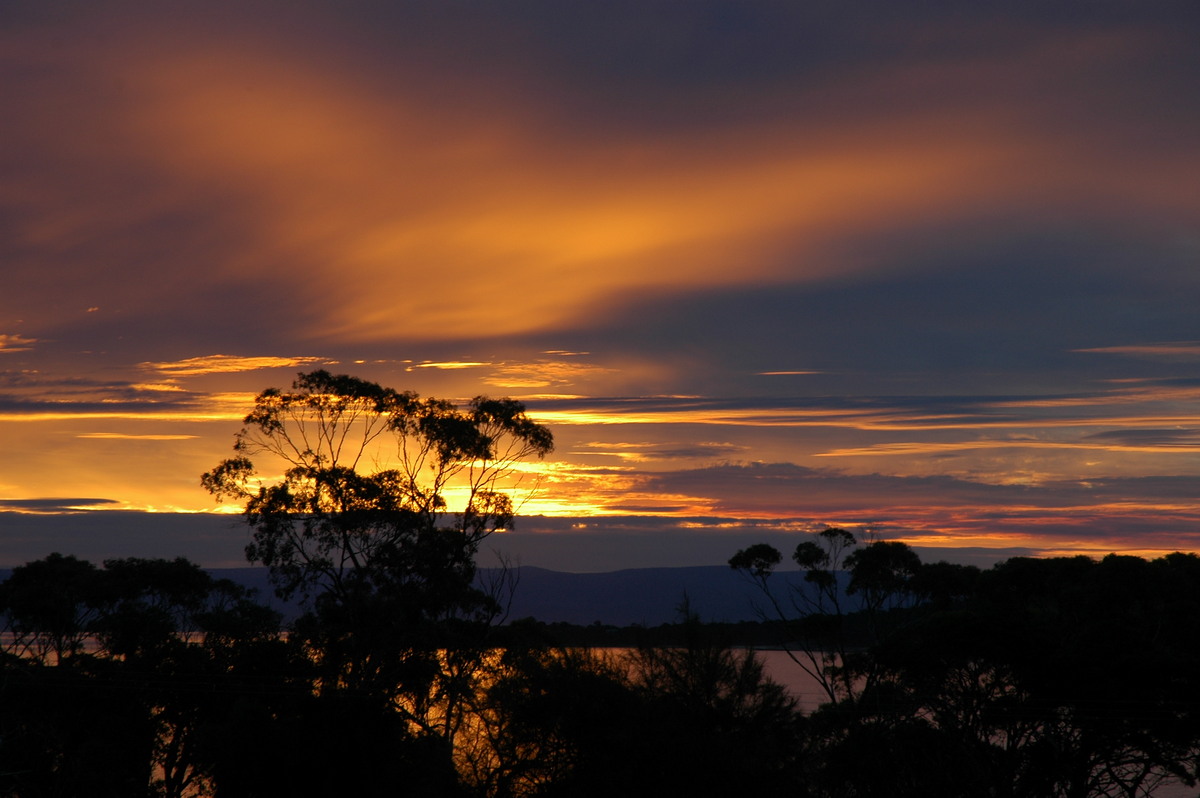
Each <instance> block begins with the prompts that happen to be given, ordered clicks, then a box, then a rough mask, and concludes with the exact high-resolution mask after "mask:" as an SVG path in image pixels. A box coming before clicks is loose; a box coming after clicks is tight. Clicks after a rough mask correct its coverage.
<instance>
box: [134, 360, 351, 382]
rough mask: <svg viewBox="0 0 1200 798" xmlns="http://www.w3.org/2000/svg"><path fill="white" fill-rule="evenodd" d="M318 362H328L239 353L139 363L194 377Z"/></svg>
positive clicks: (172, 373)
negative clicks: (241, 354) (242, 355)
mask: <svg viewBox="0 0 1200 798" xmlns="http://www.w3.org/2000/svg"><path fill="white" fill-rule="evenodd" d="M318 363H326V364H327V363H329V361H328V360H326V359H325V358H320V357H269V356H268V357H241V356H239V355H206V356H204V357H189V358H186V359H185V360H176V361H167V362H161V363H150V362H147V363H139V364H138V365H139V366H140V367H141V368H143V369H147V370H151V371H157V372H159V373H161V374H166V375H169V376H173V377H195V376H200V375H204V374H232V373H235V372H241V371H259V370H260V369H275V368H295V367H297V366H311V365H314V364H318Z"/></svg>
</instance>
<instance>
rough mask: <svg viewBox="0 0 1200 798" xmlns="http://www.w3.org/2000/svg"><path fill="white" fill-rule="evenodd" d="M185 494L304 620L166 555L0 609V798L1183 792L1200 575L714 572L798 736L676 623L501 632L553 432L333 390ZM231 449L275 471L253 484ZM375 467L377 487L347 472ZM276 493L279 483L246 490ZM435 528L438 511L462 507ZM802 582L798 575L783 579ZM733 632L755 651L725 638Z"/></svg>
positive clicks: (252, 428) (277, 412)
mask: <svg viewBox="0 0 1200 798" xmlns="http://www.w3.org/2000/svg"><path fill="white" fill-rule="evenodd" d="M245 423H246V427H245V428H244V429H243V430H242V431H241V432H239V433H238V434H237V435H236V436H235V450H236V451H235V457H233V458H231V459H229V460H226V461H224V462H222V463H220V464H218V466H217V467H216V468H214V469H213V470H212V471H210V472H209V473H207V474H205V475H204V476H203V478H202V482H203V484H204V486H205V487H206V488H208V489H209V490H210V491H211V492H213V494H214V495H216V496H218V497H220V498H224V499H232V500H235V501H238V502H240V503H242V505H243V508H244V510H245V514H246V520H247V522H248V524H249V526H250V529H251V543H250V545H249V547H248V549H247V555H248V557H249V559H250V560H251V561H253V562H260V563H263V564H265V565H266V566H268V567H269V568H270V570H271V575H272V580H273V582H274V585H275V588H276V592H277V593H278V594H279V595H280V596H283V597H292V598H298V599H299V600H300V601H301V602H302V604H303V606H304V607H305V612H304V614H303V615H302V616H301V617H300V618H299V619H298V620H296V621H295V622H294V623H292V624H291V625H290V626H289V627H288V628H287V629H283V628H281V625H280V618H279V616H278V615H277V614H276V613H274V612H272V611H270V610H268V609H266V608H264V607H263V606H260V605H259V604H258V603H256V601H255V597H254V596H253V595H250V594H248V593H247V592H246V591H245V590H244V589H243V588H241V587H239V586H237V585H234V584H232V583H230V582H227V581H222V580H215V579H213V578H212V577H211V576H210V575H208V574H207V573H206V572H204V571H203V570H202V569H200V568H199V567H198V566H196V565H195V564H193V563H190V562H188V561H186V560H182V559H180V560H174V561H165V560H140V559H125V560H112V561H108V562H105V563H104V564H103V567H98V566H96V565H94V564H92V563H88V562H84V561H81V560H77V559H75V558H73V557H70V556H63V555H58V554H55V555H51V556H50V557H47V558H45V559H43V560H38V561H35V562H31V563H27V564H26V565H24V566H22V567H19V568H17V569H15V570H14V572H13V574H12V576H11V577H10V578H9V579H8V580H7V581H5V582H4V583H3V584H2V585H0V617H2V619H3V623H4V636H3V637H2V638H0V641H2V642H3V646H2V650H0V796H21V798H32V797H33V796H76V795H93V796H123V797H126V796H193V795H195V796H202V795H205V796H218V797H219V798H229V797H230V796H235V797H240V796H307V795H321V796H325V795H331V794H334V795H366V796H377V795H378V796H383V795H412V796H426V795H428V796H478V797H479V798H508V797H509V796H513V797H515V796H541V797H544V798H553V797H554V796H583V797H584V798H587V797H588V796H612V795H625V796H638V795H647V796H648V795H654V796H661V795H679V794H686V795H699V796H708V795H714V796H723V795H741V794H745V793H747V792H753V793H755V794H758V795H765V796H776V795H779V796H783V795H787V796H810V797H811V798H842V797H843V796H845V797H846V798H851V797H852V796H914V797H915V796H922V798H927V797H929V796H954V797H955V798H961V796H976V795H978V796H997V798H999V797H1001V796H1003V797H1004V798H1008V797H1010V796H1011V797H1012V798H1018V797H1020V798H1025V797H1026V796H1027V797H1028V798H1042V797H1050V798H1053V797H1054V796H1061V797H1062V798H1093V797H1095V796H1140V795H1149V794H1151V792H1152V790H1153V789H1154V788H1155V787H1156V786H1158V785H1159V784H1160V783H1162V782H1163V781H1164V780H1166V779H1174V780H1176V781H1180V782H1183V783H1186V784H1195V780H1196V777H1197V775H1198V769H1200V694H1198V693H1200V628H1198V627H1200V558H1198V557H1196V556H1195V555H1185V554H1173V555H1170V556H1168V557H1165V558H1161V559H1158V560H1154V561H1146V560H1143V559H1139V558H1134V557H1117V556H1110V557H1107V558H1105V559H1103V560H1101V561H1099V562H1096V561H1092V560H1089V559H1087V558H1071V559H1048V560H1028V559H1014V560H1010V561H1008V562H1006V563H1002V564H1000V565H997V566H995V567H994V568H992V569H990V570H987V571H980V570H979V569H975V568H970V567H965V566H954V565H948V564H946V563H931V564H925V563H921V562H920V560H919V559H918V558H917V556H916V555H915V553H913V552H912V551H911V550H910V549H908V548H907V547H906V546H904V545H903V544H901V543H895V542H886V541H874V542H868V543H866V544H865V545H862V544H860V542H859V541H857V540H855V538H854V537H853V535H851V534H850V533H848V532H846V531H844V530H841V529H826V530H825V531H823V532H821V533H818V534H815V535H805V536H803V539H802V541H801V542H800V543H799V544H798V545H797V546H796V549H795V551H794V552H793V553H792V560H793V561H794V562H795V564H796V565H797V566H799V568H800V570H799V571H793V572H791V573H776V569H777V567H778V565H779V564H780V563H781V562H782V560H783V555H782V554H781V553H780V552H778V551H776V550H775V549H773V548H771V547H769V546H765V545H757V546H751V547H749V548H747V549H744V550H742V551H740V552H737V553H736V554H735V555H734V556H733V558H732V559H731V560H730V565H731V566H732V567H734V568H736V569H738V570H739V571H741V572H742V573H744V574H745V576H746V579H747V584H748V586H749V587H751V588H753V589H756V590H758V591H759V596H760V598H761V606H762V608H763V612H764V621H770V622H769V623H766V622H764V624H763V625H762V626H760V627H759V628H758V629H757V630H756V631H757V632H758V633H760V634H769V635H771V636H773V637H775V638H776V640H775V641H774V642H775V643H776V644H778V645H783V646H786V647H787V648H788V650H789V651H790V652H791V654H792V657H793V659H794V661H795V666H796V667H797V668H801V669H803V670H805V671H806V672H807V673H808V674H809V676H810V677H811V678H812V679H814V680H815V681H816V683H818V684H819V685H820V686H821V689H822V690H823V692H824V702H823V704H822V706H821V707H820V708H819V709H817V710H816V711H814V712H811V713H804V712H801V711H799V710H798V708H797V706H796V703H795V702H794V701H793V699H792V698H791V697H790V696H789V695H788V694H787V693H786V692H785V691H784V690H783V688H781V687H780V686H779V685H777V684H775V683H773V682H772V681H771V680H770V679H768V678H767V677H766V675H765V674H764V672H763V669H762V665H761V663H760V662H759V660H758V659H757V658H756V657H755V656H754V655H753V653H752V652H751V651H747V650H742V649H735V648H731V643H733V642H734V640H733V639H732V638H731V637H729V636H728V635H727V633H728V632H730V631H731V630H730V629H728V628H724V629H723V628H720V627H713V626H707V625H705V624H703V623H701V622H700V620H699V619H697V618H695V617H694V616H692V615H691V614H690V612H689V610H688V607H687V605H686V601H685V602H684V604H683V605H682V606H681V621H680V623H679V624H678V625H676V626H675V627H673V628H672V629H669V630H660V631H661V632H662V633H663V634H669V635H671V636H668V637H661V638H659V639H653V638H644V639H642V640H641V641H640V642H641V644H640V645H638V646H636V647H634V648H632V649H631V650H629V651H628V652H626V653H624V654H622V655H621V656H619V657H617V656H613V655H611V654H607V655H606V654H604V653H603V652H599V653H598V652H596V651H595V650H593V649H591V648H588V647H586V645H585V644H588V643H589V641H587V640H581V639H578V638H576V639H565V638H564V639H557V640H556V639H555V637H554V634H555V633H562V632H567V631H570V630H566V629H563V628H561V627H558V628H556V627H547V626H545V625H543V624H538V623H537V622H536V621H531V620H527V621H522V622H515V623H509V624H505V623H502V622H501V621H502V619H503V617H504V606H505V603H506V596H507V594H508V592H509V591H510V590H511V589H512V584H511V583H510V582H508V581H507V580H505V579H504V578H500V579H497V580H495V581H494V582H492V583H491V584H488V585H480V584H479V583H478V580H477V572H476V569H475V565H474V560H475V554H476V552H477V550H478V546H479V543H480V542H481V541H482V540H483V539H484V538H486V536H487V535H488V534H490V533H491V532H493V531H495V530H497V529H502V528H506V527H507V526H509V525H511V524H512V521H513V501H512V496H513V495H514V493H515V492H516V491H517V489H518V487H519V484H518V483H517V482H516V481H513V480H514V479H519V477H520V474H521V471H520V469H519V468H518V467H517V466H518V464H519V462H520V461H521V460H523V459H527V458H530V457H541V456H543V455H544V454H545V453H547V452H549V451H550V449H551V447H552V445H553V439H552V437H551V436H550V433H549V432H548V431H547V430H546V429H544V428H543V427H541V426H539V425H537V424H535V423H533V422H532V421H530V420H529V419H528V418H527V417H526V416H525V413H524V408H523V407H521V406H520V404H519V403H516V402H513V401H511V400H506V399H500V400H492V399H488V398H486V397H478V398H476V399H475V400H473V401H472V402H471V403H470V404H469V406H467V407H466V408H458V407H455V406H454V405H452V404H451V403H448V402H444V401H441V400H434V399H420V398H419V397H417V396H415V395H413V394H408V393H399V392H396V391H393V390H391V389H386V388H382V387H380V386H378V385H375V384H373V383H368V382H364V381H361V380H358V379H355V378H352V377H346V376H335V375H330V374H328V373H326V372H320V371H319V372H312V373H310V374H302V375H300V378H299V379H298V380H297V382H296V383H295V384H294V385H293V386H292V390H291V391H288V392H285V391H281V390H277V389H270V390H268V391H264V392H263V393H262V394H260V395H259V397H258V399H257V401H256V403H255V407H254V409H253V410H252V411H251V413H250V414H249V415H247V417H246V419H245ZM252 458H259V459H262V458H267V459H269V460H270V462H271V464H270V465H269V466H267V467H265V468H263V469H262V470H261V471H260V470H259V465H258V464H256V463H255V462H254V461H253V460H252ZM368 465H370V466H372V467H374V468H375V470H369V469H368V468H367V466H368ZM263 474H268V475H269V474H278V475H281V476H278V477H269V476H263ZM452 505H455V506H452ZM789 579H791V580H792V581H790V582H789V581H788V580H789ZM743 631H744V630H743Z"/></svg>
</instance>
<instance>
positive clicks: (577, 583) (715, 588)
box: [210, 565, 758, 626]
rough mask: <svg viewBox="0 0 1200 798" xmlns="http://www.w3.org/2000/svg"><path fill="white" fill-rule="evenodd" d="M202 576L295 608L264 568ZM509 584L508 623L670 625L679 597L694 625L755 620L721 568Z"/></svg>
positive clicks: (743, 593)
mask: <svg viewBox="0 0 1200 798" xmlns="http://www.w3.org/2000/svg"><path fill="white" fill-rule="evenodd" d="M210 573H212V575H213V576H216V577H224V578H227V579H232V580H233V581H235V582H238V583H239V584H243V585H246V586H247V587H253V588H257V589H258V591H259V600H260V601H262V602H263V603H265V604H270V605H271V606H273V607H274V608H275V609H278V610H281V611H283V612H284V614H285V615H294V614H295V613H296V612H297V609H296V607H295V606H289V605H285V604H284V603H283V602H281V601H280V600H279V599H277V598H276V597H275V594H274V592H273V591H272V588H271V585H270V582H269V580H268V579H267V572H266V569H265V568H219V569H211V570H210ZM497 576H498V572H497V569H492V568H483V569H480V581H481V582H482V583H485V584H487V583H490V582H492V581H493V580H494V579H495V578H496V577H497ZM516 581H517V584H516V589H515V591H514V593H513V595H512V600H511V604H510V605H509V608H508V618H509V620H516V619H517V618H530V617H532V618H536V619H537V620H539V621H544V622H546V623H555V622H559V621H562V622H565V623H573V624H581V625H586V624H590V623H594V622H596V621H599V622H600V623H603V624H612V625H614V626H628V625H630V624H635V623H638V624H642V625H644V626H657V625H658V624H660V623H669V622H671V621H674V620H676V617H677V614H678V613H677V608H678V607H679V604H680V602H681V601H682V600H683V597H684V595H685V594H686V595H687V597H688V601H689V603H690V604H691V607H692V610H693V611H694V612H696V613H698V614H699V615H700V618H701V620H704V621H753V620H758V616H757V614H756V613H755V610H754V601H756V600H757V598H758V597H757V595H756V593H755V590H754V588H753V586H752V585H750V584H748V583H747V582H746V580H745V579H744V578H743V577H742V576H741V575H740V574H738V573H737V572H735V571H733V570H732V569H730V568H729V567H728V566H723V565H712V566H695V567H690V568H633V569H628V570H622V571H610V572H608V573H599V574H596V573H584V574H574V573H565V572H562V571H550V570H547V569H545V568H534V567H530V566H521V567H520V568H518V569H517V580H516Z"/></svg>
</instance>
